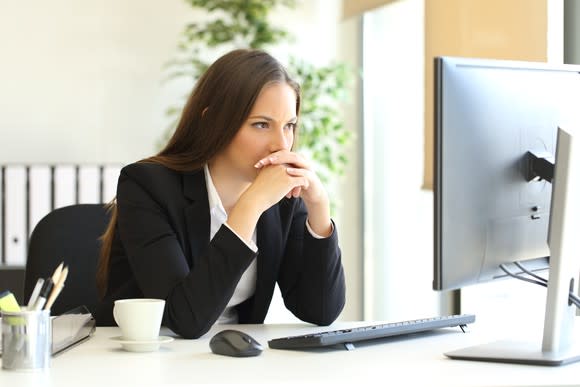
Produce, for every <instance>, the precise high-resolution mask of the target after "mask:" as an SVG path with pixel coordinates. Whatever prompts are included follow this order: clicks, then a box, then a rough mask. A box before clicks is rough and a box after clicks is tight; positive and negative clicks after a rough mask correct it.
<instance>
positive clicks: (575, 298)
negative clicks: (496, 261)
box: [499, 262, 580, 309]
mask: <svg viewBox="0 0 580 387" xmlns="http://www.w3.org/2000/svg"><path fill="white" fill-rule="evenodd" d="M514 264H515V265H516V266H517V267H519V268H520V269H522V271H523V272H525V273H526V274H529V275H531V276H532V277H535V278H538V279H537V280H534V279H531V278H528V277H524V276H521V275H519V274H514V273H512V272H511V271H509V270H508V269H507V268H506V267H505V265H504V264H503V263H502V264H500V265H499V268H500V269H501V270H503V272H504V273H506V274H507V275H509V276H510V277H513V278H517V279H519V280H522V281H526V282H530V283H532V284H536V285H540V286H543V287H546V288H547V287H548V280H546V279H545V278H542V277H540V276H538V275H535V274H532V273H531V272H530V271H528V270H527V269H525V268H524V267H523V266H522V265H520V264H519V262H514ZM568 301H569V302H570V303H572V304H574V305H575V306H576V307H577V308H578V309H580V298H579V297H578V296H577V295H575V294H574V293H572V292H569V293H568Z"/></svg>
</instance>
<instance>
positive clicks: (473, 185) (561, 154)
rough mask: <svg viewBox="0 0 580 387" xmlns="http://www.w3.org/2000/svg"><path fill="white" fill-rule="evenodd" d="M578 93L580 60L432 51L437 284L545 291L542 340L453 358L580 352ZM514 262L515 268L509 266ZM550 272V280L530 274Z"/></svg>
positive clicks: (563, 359)
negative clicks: (525, 283)
mask: <svg viewBox="0 0 580 387" xmlns="http://www.w3.org/2000/svg"><path fill="white" fill-rule="evenodd" d="M579 101H580V66H573V65H549V64H546V63H535V62H517V61H501V60H489V59H488V60H484V59H468V58H454V57H438V58H436V59H435V185H434V221H435V224H434V237H435V238H434V248H435V251H434V280H433V287H434V289H436V290H450V289H460V288H462V287H465V286H468V285H474V284H477V283H481V282H488V281H491V280H494V279H499V278H505V277H507V276H508V274H509V275H512V276H514V274H515V276H516V277H519V278H525V279H529V278H528V277H526V276H530V275H531V276H532V277H533V279H534V280H536V281H537V282H539V284H541V285H544V286H546V287H547V288H548V293H547V299H546V312H545V320H544V337H543V341H542V342H541V343H540V342H536V341H534V340H532V341H530V342H523V343H517V344H514V343H513V342H501V341H500V342H497V343H490V344H484V345H481V346H477V347H470V348H466V349H462V350H458V351H454V352H452V353H447V354H446V355H447V356H449V357H451V358H458V359H466V360H484V361H501V362H515V363H530V364H541V365H560V364H565V363H568V362H573V361H579V360H580V345H578V343H576V339H575V338H574V337H573V336H574V335H573V333H574V332H573V325H574V318H575V312H576V308H575V305H576V306H578V305H580V299H578V297H577V295H576V294H575V293H576V290H577V287H578V273H579V272H580V255H578V254H577V252H578V251H579V250H580V238H578V237H577V235H575V234H576V233H577V230H579V229H580V220H576V219H577V218H578V219H580V218H579V217H578V216H577V215H572V216H570V215H571V214H578V213H580V204H579V203H580V202H579V200H580V183H577V181H578V180H577V179H575V177H576V176H580V175H578V173H579V171H580V153H579V152H577V151H573V149H574V146H573V144H574V138H575V137H578V134H574V132H575V131H578V128H579V127H580V126H579V125H578V121H579V119H578V116H579V113H578V112H580V109H578V103H579ZM569 130H572V132H569ZM577 153H579V154H577ZM514 262H517V264H518V265H520V266H517V265H514ZM508 265H510V266H515V267H516V269H517V270H516V272H512V271H510V270H508V271H506V270H504V269H505V268H506V267H507V266H508ZM502 268H503V269H502ZM545 269H549V280H547V279H546V278H544V277H534V276H536V275H537V274H535V273H534V271H535V270H545ZM529 273H531V274H529Z"/></svg>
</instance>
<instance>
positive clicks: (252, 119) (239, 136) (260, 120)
mask: <svg viewBox="0 0 580 387" xmlns="http://www.w3.org/2000/svg"><path fill="white" fill-rule="evenodd" d="M296 120H297V117H296V92H295V91H294V89H292V88H291V87H290V86H289V85H288V84H286V83H273V84H269V85H266V86H264V88H263V89H262V91H261V92H260V94H259V95H258V98H257V99H256V102H255V104H254V106H253V107H252V110H251V111H250V114H249V116H248V118H247V119H246V121H245V122H244V123H243V125H242V127H241V128H240V129H239V130H238V132H237V133H236V135H235V136H234V138H233V140H232V142H231V143H230V144H229V145H228V146H227V147H226V148H225V149H224V151H223V152H222V153H221V154H219V155H218V157H217V160H221V162H225V163H226V165H227V166H228V167H230V168H233V169H234V170H235V171H236V172H237V173H239V174H240V176H241V177H242V178H243V179H244V180H246V181H249V182H251V181H253V180H254V178H255V177H256V174H257V170H256V168H255V167H254V164H256V163H257V162H258V161H259V160H260V159H262V158H264V157H266V156H268V155H269V154H271V153H273V152H276V151H279V150H289V149H290V148H292V144H293V142H294V128H295V126H296Z"/></svg>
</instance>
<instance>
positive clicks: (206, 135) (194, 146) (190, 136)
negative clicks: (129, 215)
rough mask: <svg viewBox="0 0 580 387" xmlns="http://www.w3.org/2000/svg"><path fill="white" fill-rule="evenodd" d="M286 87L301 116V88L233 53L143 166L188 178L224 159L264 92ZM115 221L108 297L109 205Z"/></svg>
mask: <svg viewBox="0 0 580 387" xmlns="http://www.w3.org/2000/svg"><path fill="white" fill-rule="evenodd" d="M271 83H286V84H288V85H290V86H291V87H292V88H293V89H294V91H295V92H296V113H297V114H298V113H299V111H300V87H299V85H298V84H297V83H296V82H295V81H293V80H292V79H291V78H290V76H289V75H288V73H287V72H286V70H285V69H284V67H283V66H282V65H281V64H280V63H279V62H278V61H277V60H276V59H274V58H273V57H272V56H270V55H269V54H267V53H266V52H264V51H260V50H250V49H245V50H234V51H231V52H229V53H228V54H226V55H224V56H222V57H221V58H219V59H218V60H217V61H215V62H214V63H213V64H212V65H211V66H210V67H209V68H208V69H207V71H206V72H205V73H204V74H203V75H202V76H201V77H200V78H199V80H198V82H197V83H196V85H195V87H194V89H193V91H192V93H191V95H190V96H189V98H188V100H187V103H186V104H185V107H184V109H183V112H182V114H181V118H180V120H179V122H178V124H177V127H176V129H175V132H174V133H173V135H172V137H171V138H170V139H169V142H168V143H167V145H166V146H165V147H164V148H163V150H161V151H160V152H159V153H158V154H156V155H155V156H152V157H149V158H146V159H144V160H141V162H153V163H159V164H162V165H164V166H165V167H167V168H170V169H173V170H176V171H181V172H188V171H194V170H199V169H201V168H203V166H204V165H205V164H206V163H207V162H208V161H209V160H211V159H212V158H213V157H214V156H215V155H217V154H218V153H220V152H221V151H222V150H223V149H224V148H225V147H226V146H227V145H228V144H229V143H230V142H231V141H232V139H233V138H234V136H235V135H236V133H237V131H238V130H239V129H240V128H241V127H242V125H243V123H244V122H245V120H246V119H247V117H248V115H249V114H250V111H251V109H252V107H253V105H254V103H255V101H256V99H257V97H258V94H259V93H260V91H261V90H262V89H263V87H264V86H266V85H268V84H271ZM108 208H109V210H110V212H111V220H110V222H109V225H108V227H107V229H106V230H105V232H104V234H103V235H102V236H101V241H102V246H101V253H100V258H99V263H98V267H97V287H98V290H99V294H100V296H101V297H102V296H104V294H105V292H106V288H107V282H108V277H109V260H110V255H111V247H112V244H113V238H114V234H115V228H116V224H117V206H116V203H115V201H114V200H113V201H112V202H111V203H109V204H108Z"/></svg>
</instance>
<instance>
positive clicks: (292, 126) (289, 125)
mask: <svg viewBox="0 0 580 387" xmlns="http://www.w3.org/2000/svg"><path fill="white" fill-rule="evenodd" d="M286 129H287V130H291V131H294V130H295V129H296V123H294V122H289V123H287V124H286Z"/></svg>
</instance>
